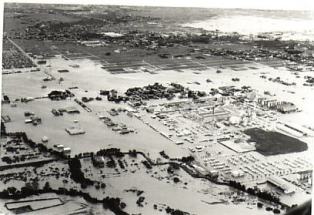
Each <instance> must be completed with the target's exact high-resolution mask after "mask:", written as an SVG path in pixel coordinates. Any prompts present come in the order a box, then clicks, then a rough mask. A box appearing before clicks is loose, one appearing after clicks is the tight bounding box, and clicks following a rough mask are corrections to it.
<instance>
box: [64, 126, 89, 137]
mask: <svg viewBox="0 0 314 215" xmlns="http://www.w3.org/2000/svg"><path fill="white" fill-rule="evenodd" d="M65 131H66V132H68V134H70V135H79V134H85V131H84V130H83V129H82V128H79V127H74V126H71V127H68V128H66V129H65Z"/></svg>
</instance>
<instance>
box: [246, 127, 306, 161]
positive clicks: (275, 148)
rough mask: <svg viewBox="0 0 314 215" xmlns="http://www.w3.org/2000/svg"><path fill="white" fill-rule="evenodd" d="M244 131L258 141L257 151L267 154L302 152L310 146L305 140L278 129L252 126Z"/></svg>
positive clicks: (251, 139) (252, 139)
mask: <svg viewBox="0 0 314 215" xmlns="http://www.w3.org/2000/svg"><path fill="white" fill-rule="evenodd" d="M244 133H245V134H247V135H249V136H250V140H249V141H252V142H256V151H258V152H259V153H261V154H263V155H266V156H267V155H277V154H287V153H292V152H301V151H305V150H307V148H308V147H307V144H306V143H305V142H303V141H300V140H298V139H296V138H293V137H290V136H287V135H284V134H281V133H279V132H276V131H265V130H262V129H260V128H252V129H247V130H245V131H244Z"/></svg>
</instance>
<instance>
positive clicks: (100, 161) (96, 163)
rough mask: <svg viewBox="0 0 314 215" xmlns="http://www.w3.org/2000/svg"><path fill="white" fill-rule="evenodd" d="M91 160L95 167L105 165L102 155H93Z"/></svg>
mask: <svg viewBox="0 0 314 215" xmlns="http://www.w3.org/2000/svg"><path fill="white" fill-rule="evenodd" d="M92 162H93V165H94V166H95V167H99V168H103V167H104V166H105V159H104V157H103V156H97V155H96V156H93V157H92Z"/></svg>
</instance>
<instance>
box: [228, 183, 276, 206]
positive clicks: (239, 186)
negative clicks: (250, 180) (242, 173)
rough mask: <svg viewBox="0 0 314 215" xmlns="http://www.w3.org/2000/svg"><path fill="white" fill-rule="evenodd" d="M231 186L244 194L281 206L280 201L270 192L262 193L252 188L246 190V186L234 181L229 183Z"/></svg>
mask: <svg viewBox="0 0 314 215" xmlns="http://www.w3.org/2000/svg"><path fill="white" fill-rule="evenodd" d="M229 185H230V186H231V187H233V188H236V189H238V190H241V191H243V192H246V193H248V194H251V195H254V196H257V197H258V198H261V199H264V200H266V201H270V202H274V203H277V204H280V199H279V198H278V197H277V196H275V195H273V194H272V193H270V192H268V191H262V190H260V189H258V188H254V189H253V188H251V187H248V188H246V187H245V185H243V184H241V183H240V182H237V181H232V180H231V181H229Z"/></svg>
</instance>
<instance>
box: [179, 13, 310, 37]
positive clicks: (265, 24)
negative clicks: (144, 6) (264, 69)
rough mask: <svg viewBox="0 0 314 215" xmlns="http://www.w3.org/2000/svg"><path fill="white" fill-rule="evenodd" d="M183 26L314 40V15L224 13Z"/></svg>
mask: <svg viewBox="0 0 314 215" xmlns="http://www.w3.org/2000/svg"><path fill="white" fill-rule="evenodd" d="M183 26H188V27H194V28H203V29H205V30H210V31H215V30H219V31H221V32H226V33H233V32H238V33H239V34H242V35H250V34H252V35H257V34H260V33H272V34H273V35H275V37H278V36H281V38H282V39H283V40H299V41H305V40H311V41H313V40H314V18H313V17H310V18H308V17H307V18H306V19H305V18H300V17H298V18H289V17H268V16H267V17H265V16H254V15H244V14H242V15H234V14H231V15H228V14H224V15H223V16H216V17H214V18H211V19H209V20H205V21H196V22H193V23H186V24H184V25H183Z"/></svg>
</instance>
